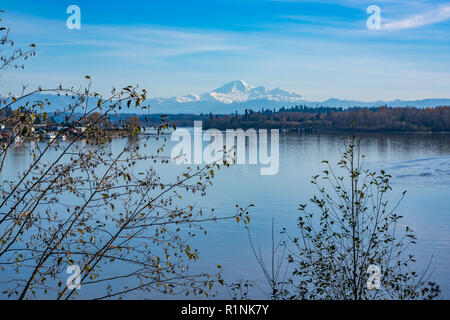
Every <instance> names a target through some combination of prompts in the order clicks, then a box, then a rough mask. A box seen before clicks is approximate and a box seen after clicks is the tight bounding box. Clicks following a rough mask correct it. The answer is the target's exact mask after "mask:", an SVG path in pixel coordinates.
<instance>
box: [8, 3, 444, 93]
mask: <svg viewBox="0 0 450 320" xmlns="http://www.w3.org/2000/svg"><path fill="white" fill-rule="evenodd" d="M73 4H76V5H78V6H79V7H80V8H81V22H82V28H81V30H68V29H67V28H66V19H67V17H68V16H69V14H67V13H66V9H67V6H68V3H65V2H64V3H60V2H58V3H54V2H53V1H39V3H37V2H29V1H24V0H16V1H12V0H2V1H1V4H0V8H1V9H2V10H5V11H6V13H5V14H2V19H3V22H2V23H3V24H2V26H9V27H11V37H12V38H14V39H15V40H16V45H17V46H18V47H19V46H26V45H27V44H30V43H36V44H37V55H36V57H33V58H32V59H30V60H29V61H28V62H27V65H26V69H25V70H23V71H19V72H17V71H12V72H10V73H7V74H5V76H4V77H3V78H1V79H0V88H1V90H0V94H6V93H8V92H9V91H13V92H17V90H19V89H20V88H21V85H22V84H25V85H29V86H30V87H37V86H38V85H43V86H56V85H58V84H60V83H62V84H63V85H66V86H68V85H79V84H81V83H83V82H84V75H86V74H89V75H90V76H91V77H92V78H93V81H94V86H95V88H96V89H97V90H99V91H100V92H103V93H106V92H107V91H108V90H109V89H110V88H111V87H113V86H114V87H119V86H125V85H129V84H139V85H140V86H141V87H145V88H148V89H150V91H151V96H152V98H156V97H172V96H185V95H188V94H201V93H204V92H210V91H211V90H213V89H214V88H219V87H220V86H222V85H223V84H224V83H228V82H230V81H232V80H236V79H244V80H246V81H248V83H251V84H254V85H257V86H259V85H261V86H265V87H267V88H278V87H279V88H281V89H283V90H286V91H289V92H295V93H297V94H299V95H302V97H303V98H304V99H306V100H310V101H324V100H327V99H329V98H332V97H333V98H339V99H349V100H360V101H377V100H395V99H403V100H416V99H426V98H450V94H449V92H450V90H449V89H450V50H449V49H450V42H449V39H450V28H449V27H450V2H449V1H442V0H439V1H436V0H435V1H430V0H425V1H399V0H383V1H379V2H378V3H376V2H373V1H356V0H341V1H333V2H331V1H328V0H320V1H307V0H246V1H238V0H216V1H204V0H198V1H164V2H162V1H147V2H145V3H143V2H141V1H136V0H132V1H128V2H126V3H112V4H111V3H110V2H106V1H96V2H95V3H91V2H89V1H86V0H79V1H76V2H74V3H73ZM372 4H377V5H379V6H380V8H381V17H382V29H381V30H368V29H367V27H366V20H367V18H368V17H369V16H370V15H369V14H367V12H366V9H367V7H368V6H369V5H372Z"/></svg>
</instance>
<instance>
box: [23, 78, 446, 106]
mask: <svg viewBox="0 0 450 320" xmlns="http://www.w3.org/2000/svg"><path fill="white" fill-rule="evenodd" d="M41 96H42V97H41V98H42V99H44V98H45V99H48V100H49V101H50V102H51V106H48V107H46V111H48V112H52V111H55V110H60V109H61V108H62V107H63V106H67V105H69V104H71V103H73V101H72V100H71V99H70V97H58V96H55V95H50V94H47V95H41ZM30 99H31V98H30ZM33 99H36V97H34V98H33ZM23 102H24V103H25V102H26V101H23ZM146 102H147V103H149V104H150V112H151V113H153V114H157V113H167V114H177V113H184V114H200V113H215V114H230V113H234V112H235V111H237V112H240V113H242V112H244V110H245V109H252V110H255V111H259V110H261V109H272V110H273V109H279V108H281V107H286V108H289V107H292V106H295V105H305V106H309V107H319V106H327V107H342V108H348V107H355V106H357V107H380V106H383V105H388V106H389V107H417V108H427V107H431V108H432V107H437V106H450V99H444V98H442V99H423V100H413V101H405V100H398V99H397V100H393V101H374V102H362V101H356V100H342V99H337V98H331V99H328V100H325V101H322V102H318V101H317V102H313V101H307V100H304V99H303V98H302V96H301V95H299V94H297V93H291V92H287V91H284V90H282V89H280V88H276V89H268V88H266V87H263V86H258V87H253V86H251V85H249V84H248V83H246V82H245V81H243V80H237V81H232V82H229V83H227V84H225V85H223V86H221V87H219V88H217V89H215V90H212V91H210V92H207V93H204V94H200V95H197V94H189V95H186V96H181V97H171V98H153V99H150V100H148V101H146ZM91 103H92V105H93V106H95V104H96V102H95V101H94V100H91ZM145 110H146V111H145V112H148V109H145ZM122 112H136V110H135V109H133V110H129V111H128V109H127V108H124V109H122Z"/></svg>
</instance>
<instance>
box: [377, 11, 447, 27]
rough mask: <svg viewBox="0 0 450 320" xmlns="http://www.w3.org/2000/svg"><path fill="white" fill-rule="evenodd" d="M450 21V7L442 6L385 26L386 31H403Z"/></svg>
mask: <svg viewBox="0 0 450 320" xmlns="http://www.w3.org/2000/svg"><path fill="white" fill-rule="evenodd" d="M449 19H450V5H445V6H441V7H439V8H437V9H433V10H429V11H427V12H425V13H421V14H416V15H414V16H411V17H409V18H406V19H403V20H397V21H392V22H388V23H385V24H383V26H382V28H383V29H384V30H401V29H412V28H418V27H423V26H426V25H429V24H433V23H439V22H444V21H447V20H449Z"/></svg>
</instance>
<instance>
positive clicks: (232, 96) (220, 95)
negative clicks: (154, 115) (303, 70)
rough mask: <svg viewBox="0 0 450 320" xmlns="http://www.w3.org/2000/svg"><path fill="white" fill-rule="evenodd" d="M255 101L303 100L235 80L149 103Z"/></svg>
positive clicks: (293, 94)
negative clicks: (203, 91)
mask: <svg viewBox="0 0 450 320" xmlns="http://www.w3.org/2000/svg"><path fill="white" fill-rule="evenodd" d="M255 100H267V101H273V102H289V103H295V102H300V101H302V100H303V99H302V96H301V95H299V94H296V93H291V92H287V91H284V90H281V89H279V88H277V89H268V88H266V87H263V86H259V87H253V86H251V85H249V84H248V83H247V82H245V81H243V80H236V81H232V82H229V83H227V84H225V85H223V86H221V87H220V88H217V89H215V90H213V91H210V92H207V93H204V94H202V95H193V94H191V95H187V96H182V97H172V98H157V99H153V101H151V102H153V103H156V105H158V104H167V103H193V102H197V103H198V102H209V103H222V104H227V105H229V104H233V103H243V102H250V101H255Z"/></svg>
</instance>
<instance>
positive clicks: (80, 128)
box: [75, 127, 87, 133]
mask: <svg viewBox="0 0 450 320" xmlns="http://www.w3.org/2000/svg"><path fill="white" fill-rule="evenodd" d="M75 129H76V130H77V131H78V132H80V133H84V132H85V131H86V130H87V128H86V127H75Z"/></svg>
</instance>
